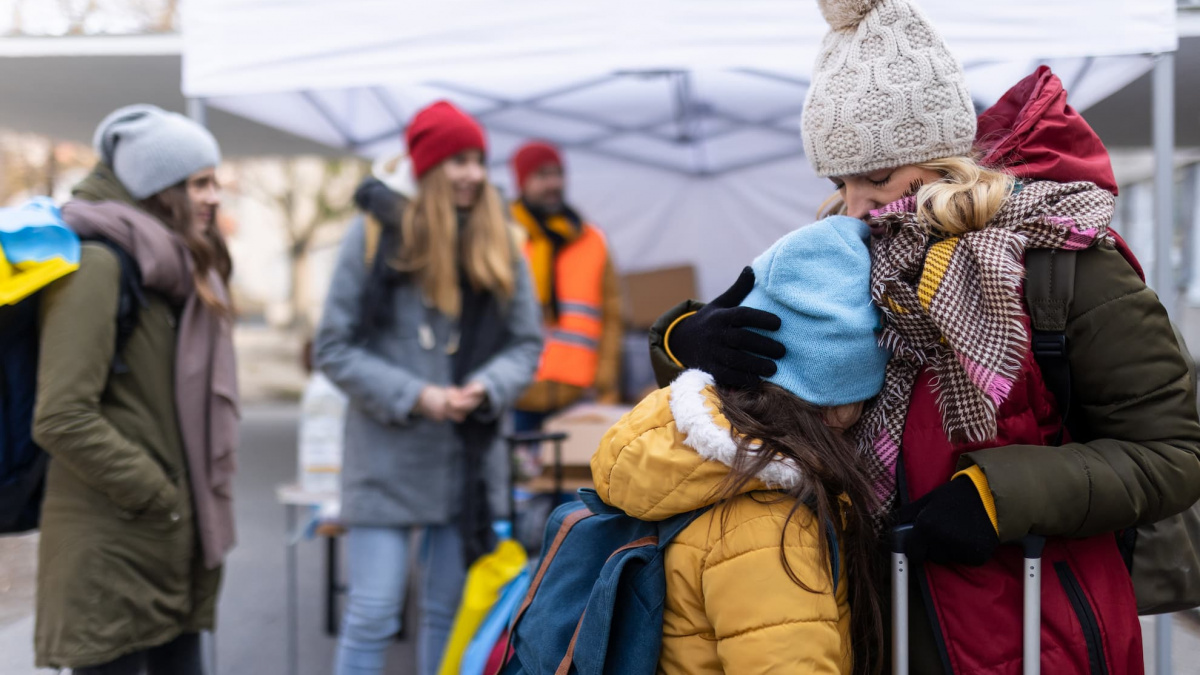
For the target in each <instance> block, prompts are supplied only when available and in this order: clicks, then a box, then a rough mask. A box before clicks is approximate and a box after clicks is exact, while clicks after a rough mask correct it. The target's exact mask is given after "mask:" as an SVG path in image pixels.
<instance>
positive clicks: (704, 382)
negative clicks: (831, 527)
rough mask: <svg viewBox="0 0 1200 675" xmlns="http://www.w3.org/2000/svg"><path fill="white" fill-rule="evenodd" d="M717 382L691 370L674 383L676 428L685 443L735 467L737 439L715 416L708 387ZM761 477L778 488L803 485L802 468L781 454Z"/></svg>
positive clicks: (698, 371)
mask: <svg viewBox="0 0 1200 675" xmlns="http://www.w3.org/2000/svg"><path fill="white" fill-rule="evenodd" d="M714 384H715V382H714V381H713V377H712V375H709V374H708V373H706V372H704V371H702V370H687V371H684V373H683V374H682V375H680V376H679V377H677V378H675V381H674V382H672V383H671V415H672V416H674V418H675V427H676V428H677V429H679V431H680V432H681V433H683V435H684V439H683V444H684V445H686V446H688V447H689V448H691V449H693V450H695V451H696V452H697V453H698V454H699V455H700V456H701V457H703V458H704V459H707V460H711V461H714V462H720V463H721V464H724V465H725V466H728V467H731V468H732V467H733V462H734V459H735V458H736V456H737V441H735V440H734V436H733V433H732V432H731V431H730V430H728V429H724V428H722V427H721V426H720V425H718V424H717V423H716V420H714V419H713V414H714V411H713V410H711V409H710V408H709V407H708V399H707V397H706V396H705V393H704V392H705V390H706V389H708V388H709V387H712V386H713V385H714ZM757 478H758V479H759V480H761V481H762V482H763V483H765V484H766V485H767V487H769V488H771V489H774V490H790V489H792V488H794V487H796V486H797V485H799V484H800V481H801V480H802V479H803V476H802V475H801V473H800V467H798V466H796V463H795V462H793V461H791V460H790V459H785V458H782V457H777V458H776V459H774V460H772V461H771V462H770V463H769V464H767V465H766V466H765V467H763V468H762V470H761V471H759V472H758V476H757Z"/></svg>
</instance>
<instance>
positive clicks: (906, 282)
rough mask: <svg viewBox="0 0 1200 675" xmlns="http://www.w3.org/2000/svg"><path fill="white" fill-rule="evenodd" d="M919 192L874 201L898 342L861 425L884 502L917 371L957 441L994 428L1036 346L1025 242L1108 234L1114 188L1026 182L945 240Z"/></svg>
mask: <svg viewBox="0 0 1200 675" xmlns="http://www.w3.org/2000/svg"><path fill="white" fill-rule="evenodd" d="M916 206H917V204H916V198H915V197H911V196H910V197H905V198H904V199H901V200H900V201H897V202H894V203H892V204H889V205H888V206H886V207H884V208H882V209H879V210H876V211H873V212H872V213H871V220H872V222H873V223H875V224H877V225H883V226H884V227H885V228H886V234H885V235H884V236H882V237H873V238H872V239H871V297H872V299H873V300H874V302H875V304H876V305H878V306H879V307H880V308H881V310H882V311H883V315H884V328H883V331H882V335H881V337H880V340H881V342H882V344H884V345H885V346H887V347H888V348H889V349H891V350H892V353H893V356H892V359H891V361H889V362H888V366H887V371H886V376H885V378H884V384H883V390H882V391H881V392H880V394H879V396H878V397H877V398H876V399H875V401H874V402H873V403H872V404H871V406H870V407H869V408H868V410H867V411H866V412H865V413H864V415H863V418H862V420H861V421H860V422H859V424H858V425H857V427H856V429H855V433H856V436H857V438H858V445H859V449H860V450H861V451H862V452H863V453H864V456H866V457H869V458H871V466H870V470H871V473H872V474H873V476H874V479H875V486H876V493H877V495H878V496H879V499H880V504H881V506H882V508H883V509H884V511H883V512H882V513H884V514H886V513H888V512H889V511H890V510H891V508H892V506H893V502H894V500H895V497H896V461H897V459H898V458H899V455H900V441H901V437H902V435H903V433H904V423H905V420H906V418H907V416H908V405H909V401H910V400H911V397H912V389H913V386H914V384H915V382H916V380H917V376H918V375H919V374H920V373H921V371H922V370H923V369H924V368H926V367H929V368H932V369H933V375H934V378H933V382H934V387H935V390H936V393H937V404H938V409H939V411H940V412H941V415H942V427H943V429H944V430H945V432H946V435H947V436H948V437H949V439H950V441H951V442H952V443H955V444H958V443H963V442H976V443H978V442H983V441H987V440H989V439H992V438H995V437H996V412H997V410H998V409H999V407H1000V404H1001V403H1002V402H1004V400H1005V399H1006V398H1007V397H1008V395H1009V392H1010V391H1011V389H1012V386H1013V382H1014V380H1015V379H1016V377H1017V375H1018V373H1019V372H1020V370H1021V362H1022V360H1023V359H1024V357H1025V354H1026V352H1027V350H1028V349H1029V336H1028V335H1027V333H1026V330H1025V327H1024V323H1023V322H1022V317H1023V316H1024V315H1025V309H1024V306H1023V304H1022V300H1021V285H1022V281H1023V279H1024V274H1025V266H1024V259H1025V251H1026V250H1027V249H1038V248H1049V249H1064V250H1080V249H1086V248H1088V247H1090V246H1093V245H1095V244H1096V243H1098V242H1099V241H1101V240H1104V239H1106V238H1107V237H1108V224H1109V221H1111V220H1112V216H1113V209H1114V198H1113V195H1112V194H1111V193H1110V192H1108V191H1106V190H1103V189H1101V188H1099V187H1097V186H1096V185H1095V184H1093V183H1086V182H1077V183H1054V182H1050V181H1038V182H1031V183H1027V184H1025V185H1023V186H1018V189H1017V191H1016V192H1014V193H1013V195H1012V196H1011V197H1009V199H1008V200H1007V201H1006V202H1005V203H1004V206H1003V207H1001V209H1000V211H999V212H998V213H997V214H996V215H995V217H994V218H993V219H992V220H991V222H989V223H988V225H987V227H986V228H984V229H982V230H978V231H974V232H968V233H966V234H962V235H957V236H951V237H946V238H942V239H939V238H937V236H936V235H931V234H930V232H931V227H930V224H929V223H928V222H926V221H925V220H924V219H923V218H921V217H918V216H917V214H916V210H917V208H916Z"/></svg>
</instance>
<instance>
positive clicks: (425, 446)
mask: <svg viewBox="0 0 1200 675" xmlns="http://www.w3.org/2000/svg"><path fill="white" fill-rule="evenodd" d="M365 251H366V243H365V239H364V222H363V219H362V218H358V219H356V220H355V222H354V223H353V224H352V225H351V226H350V228H349V230H348V231H347V233H346V238H345V241H344V242H343V243H342V248H341V253H340V255H339V258H338V262H337V267H336V269H335V271H334V275H333V281H332V284H331V285H330V289H329V295H328V297H327V298H326V301H325V310H324V314H323V316H322V319H321V324H320V327H319V328H318V330H317V335H316V340H315V344H314V348H315V352H314V355H315V358H316V363H317V367H319V368H320V369H321V370H322V372H324V373H325V375H326V376H327V377H329V379H330V380H332V381H333V382H334V383H335V384H337V386H338V387H340V388H341V389H342V391H344V392H345V393H346V395H347V396H349V398H350V405H349V407H348V408H347V411H346V431H345V444H344V452H345V456H344V458H343V466H342V521H343V522H344V523H345V524H346V525H349V526H351V527H354V526H366V527H403V526H409V525H443V524H448V523H451V522H453V520H454V518H455V516H456V515H457V514H458V512H459V504H461V498H462V483H463V461H464V458H463V448H462V444H461V443H460V442H459V439H458V436H457V435H456V434H455V431H454V427H453V423H451V422H433V421H431V420H428V419H426V418H424V417H421V416H418V415H417V414H416V413H415V411H414V408H415V407H416V404H417V398H418V397H419V396H420V393H421V390H422V389H423V388H424V387H425V386H426V385H430V384H432V385H442V386H445V385H450V384H451V383H452V381H451V380H452V357H451V356H450V355H449V354H447V346H448V344H449V343H450V342H451V340H452V333H453V329H454V325H453V322H452V321H451V320H449V319H447V318H446V317H445V316H444V315H442V314H441V313H439V312H438V311H437V310H435V309H432V308H429V307H426V306H425V303H424V301H423V297H422V293H421V290H420V288H418V287H417V286H416V285H415V284H412V283H402V284H401V285H400V286H399V287H398V288H397V289H396V291H395V293H394V296H393V302H395V308H394V313H393V317H394V320H393V322H392V325H391V326H389V327H388V328H386V329H384V330H380V331H376V332H375V334H374V335H372V336H371V337H370V338H369V339H368V340H367V341H366V342H365V343H363V344H358V343H356V342H355V340H354V332H355V327H356V326H357V325H358V323H359V313H360V309H359V302H360V295H361V294H362V291H363V285H364V284H365V283H366V282H367V278H368V275H369V272H370V270H369V265H368V263H367V261H366V252H365ZM514 260H515V273H516V282H517V283H516V290H515V294H514V297H513V298H512V300H511V301H510V302H509V303H508V304H507V309H506V312H505V319H506V321H507V324H508V329H509V333H510V335H511V338H510V340H509V342H508V344H507V345H506V346H505V347H504V348H503V349H501V350H500V351H499V352H497V353H496V354H495V356H493V357H492V358H491V359H490V360H489V361H487V362H486V363H485V364H484V365H483V366H482V367H480V368H479V369H478V370H477V371H476V372H474V373H473V374H472V375H470V376H469V377H468V380H469V381H470V380H477V381H479V382H481V383H483V385H484V386H485V387H486V388H487V395H488V400H489V401H490V404H491V405H490V406H489V407H488V408H487V409H488V414H490V415H496V416H498V415H502V414H504V412H506V411H507V410H508V409H509V408H510V407H511V406H512V404H513V402H515V401H516V399H517V397H518V396H520V394H521V392H522V391H524V389H525V388H526V387H527V386H528V385H529V383H530V382H531V381H532V380H533V376H534V372H535V371H536V369H537V365H538V359H539V358H540V356H541V351H542V326H541V313H540V310H539V308H538V303H537V299H536V297H535V295H534V290H533V283H532V281H531V279H530V275H529V270H528V269H527V267H526V263H525V259H524V256H522V255H520V254H519V253H518V254H517V255H516V256H515V257H514ZM422 326H427V327H428V328H422ZM430 332H432V337H433V340H432V343H431V342H430V340H429V337H430V335H429V333H430ZM477 414H478V413H477ZM509 472H510V466H509V462H508V454H507V450H506V448H505V447H504V442H503V439H502V438H500V437H499V436H497V438H496V439H495V440H494V441H493V442H492V445H491V449H490V450H489V451H488V452H487V454H486V457H485V467H484V474H485V476H487V479H488V497H489V502H490V504H491V507H492V513H493V514H496V515H497V516H502V515H503V514H507V512H508V494H507V490H508V485H509Z"/></svg>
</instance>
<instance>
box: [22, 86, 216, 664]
mask: <svg viewBox="0 0 1200 675" xmlns="http://www.w3.org/2000/svg"><path fill="white" fill-rule="evenodd" d="M95 144H96V150H97V153H98V154H99V156H100V161H99V163H98V164H97V165H96V168H95V169H94V170H93V172H92V174H91V175H90V176H88V177H87V178H86V179H85V180H84V181H83V182H82V183H80V184H79V185H77V186H76V187H75V189H74V192H73V195H74V199H73V200H72V201H70V202H68V203H67V204H65V205H64V206H63V208H62V212H63V218H64V219H65V220H66V221H67V223H68V224H69V225H70V226H71V227H72V229H74V230H75V231H76V232H77V233H79V235H80V236H81V237H82V238H83V239H84V240H85V243H84V246H83V251H82V255H81V259H80V267H79V270H78V271H77V272H75V273H73V274H71V275H68V276H66V277H64V278H63V279H60V280H59V281H57V282H55V283H54V284H53V285H51V286H50V287H49V288H48V289H47V290H46V292H45V293H44V294H43V296H42V298H43V301H42V307H41V313H42V322H41V345H40V349H41V354H40V359H39V364H38V391H37V401H36V409H35V412H34V420H33V435H34V440H35V441H36V442H37V443H38V444H39V445H40V446H41V447H42V448H44V449H45V450H46V452H47V453H48V454H49V455H50V458H51V460H50V468H49V474H48V476H47V485H46V497H45V502H44V507H43V511H42V521H41V539H40V542H39V552H38V556H39V567H38V593H37V625H36V630H35V636H34V640H35V643H36V652H37V664H38V666H41V667H50V668H73V669H74V672H75V673H86V674H88V675H93V674H95V675H99V674H103V675H123V674H125V673H129V674H130V675H137V674H141V673H149V674H150V675H166V674H168V673H170V674H171V675H193V674H194V675H199V674H200V673H201V658H200V643H199V637H198V636H199V633H200V632H201V631H211V630H213V628H214V625H215V612H216V602H217V594H218V590H219V587H220V578H221V567H222V562H223V560H224V557H225V554H226V553H227V552H228V551H229V549H230V548H231V547H232V546H233V542H234V532H233V511H232V504H231V502H230V492H231V487H232V486H231V481H232V478H233V471H234V457H233V453H234V450H235V448H236V446H237V406H238V401H237V381H236V373H235V370H234V354H233V341H232V339H231V332H230V328H231V322H232V315H233V310H232V306H231V304H230V300H229V294H228V291H227V287H226V284H227V282H228V279H229V274H230V260H229V254H228V252H227V251H226V248H225V243H224V241H223V239H222V237H221V234H220V232H219V231H218V230H217V227H216V213H217V207H218V206H219V204H220V194H219V190H218V186H217V181H216V176H215V173H214V171H215V168H216V166H217V164H218V163H219V162H220V160H221V157H220V151H219V150H218V148H217V143H216V140H215V139H213V137H212V135H211V134H209V133H208V131H206V130H205V129H204V128H203V127H201V126H200V125H198V124H196V123H195V122H192V121H191V120H189V119H187V118H186V117H183V116H181V115H177V114H175V113H170V112H167V111H164V110H161V109H159V108H155V107H153V106H145V105H142V106H130V107H126V108H122V109H120V110H118V111H116V112H114V113H113V114H112V115H110V116H109V117H108V118H106V119H105V120H104V121H103V122H102V123H101V124H100V127H99V128H98V129H97V131H96V141H95ZM89 240H94V241H89ZM134 272H136V273H137V275H138V280H137V282H134V283H132V284H131V283H130V277H129V275H130V273H134ZM139 296H140V297H139ZM122 303H135V304H136V305H137V306H136V309H135V310H133V311H129V310H128V308H127V307H126V308H122V307H121V304H122Z"/></svg>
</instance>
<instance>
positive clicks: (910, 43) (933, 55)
mask: <svg viewBox="0 0 1200 675" xmlns="http://www.w3.org/2000/svg"><path fill="white" fill-rule="evenodd" d="M817 4H818V5H819V6H820V8H821V13H822V14H823V15H824V16H825V20H826V21H828V22H829V25H830V28H831V30H830V32H829V34H828V35H826V36H825V40H824V41H823V42H822V43H821V52H820V55H819V56H818V57H817V64H816V68H815V69H814V72H813V81H812V86H811V87H809V90H808V97H807V99H806V100H805V102H804V117H803V121H802V123H801V126H802V128H803V135H804V149H805V152H806V153H807V154H808V159H809V161H810V162H812V165H813V168H814V169H815V170H816V172H817V174H818V175H820V176H846V175H851V174H859V173H867V172H870V171H875V170H877V169H884V168H892V167H898V166H903V165H906V164H916V163H919V162H924V161H928V160H931V159H939V158H942V157H953V156H960V155H966V154H968V153H970V152H971V146H972V144H973V143H974V141H975V108H974V106H973V105H972V103H971V95H970V93H969V92H968V91H967V84H966V79H965V77H964V76H963V71H962V67H960V66H959V65H958V61H957V60H956V59H955V58H954V56H953V55H952V54H951V53H950V50H949V49H948V48H947V47H946V43H945V42H944V41H943V40H942V38H941V36H940V35H938V33H937V31H936V30H934V28H933V26H932V25H931V24H930V23H929V20H928V19H927V18H926V17H925V15H924V14H923V13H921V10H920V9H918V8H917V6H916V4H914V3H913V2H912V0H817Z"/></svg>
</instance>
